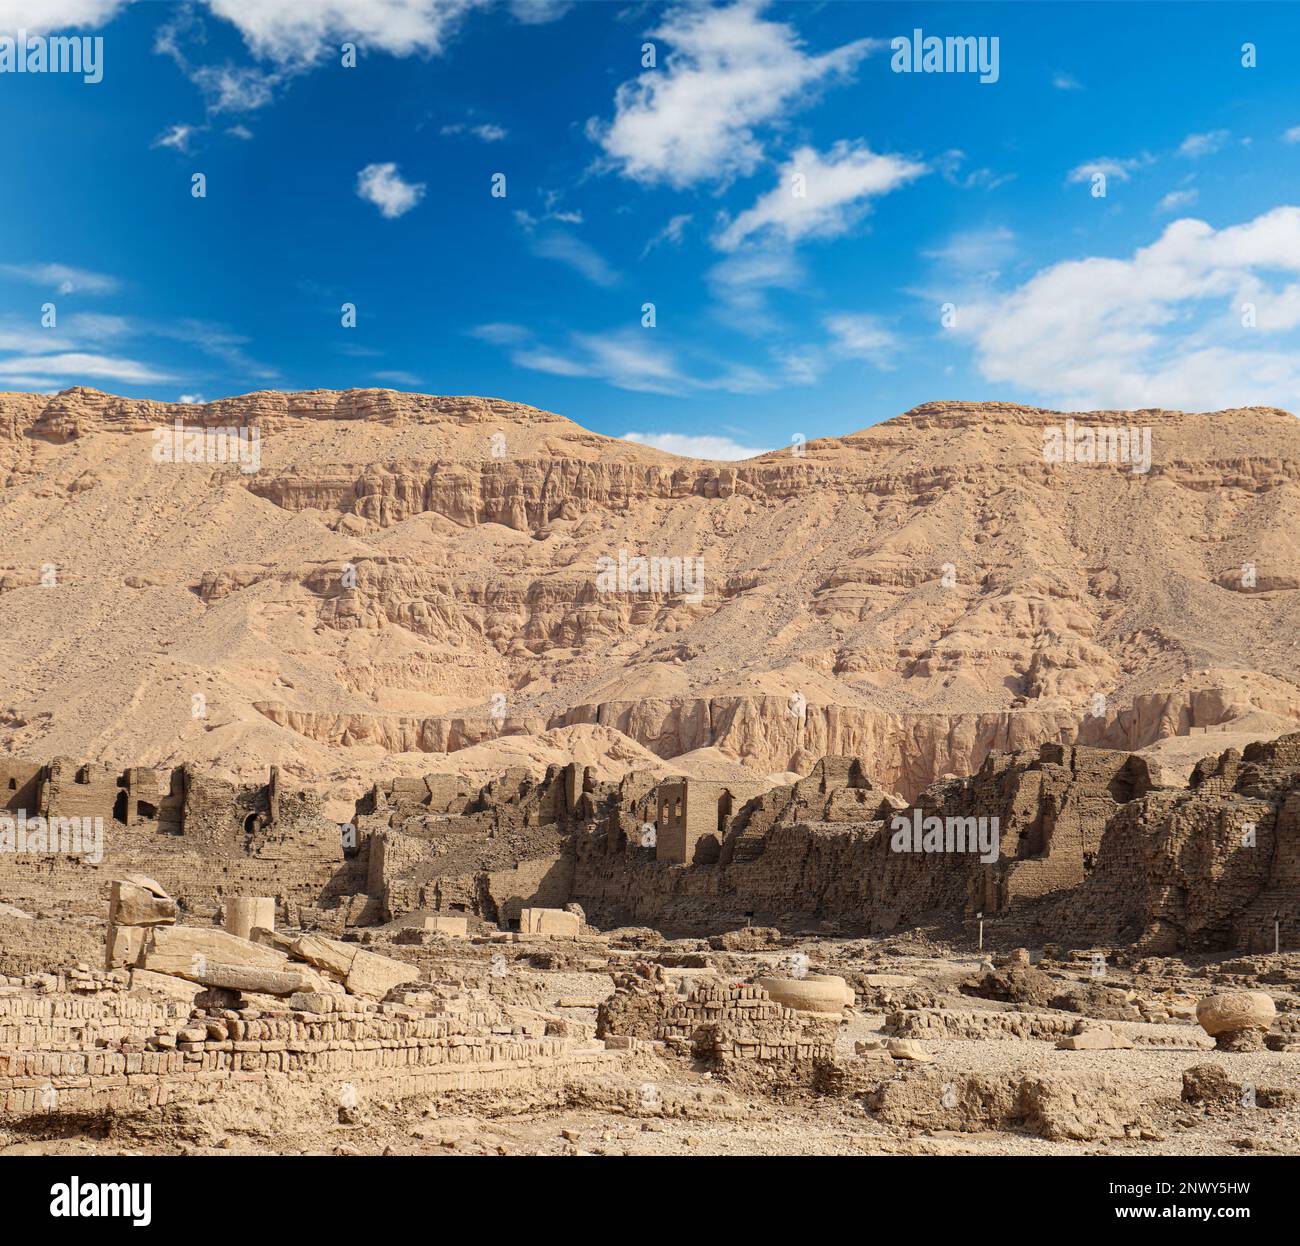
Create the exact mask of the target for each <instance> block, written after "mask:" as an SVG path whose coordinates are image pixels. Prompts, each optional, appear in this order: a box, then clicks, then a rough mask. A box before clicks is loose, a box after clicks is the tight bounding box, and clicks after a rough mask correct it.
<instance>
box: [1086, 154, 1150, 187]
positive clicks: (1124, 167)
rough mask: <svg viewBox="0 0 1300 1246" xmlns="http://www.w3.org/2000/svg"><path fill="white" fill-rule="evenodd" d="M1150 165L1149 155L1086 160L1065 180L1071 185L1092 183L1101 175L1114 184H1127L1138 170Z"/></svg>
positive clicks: (1100, 157) (1101, 157) (1102, 157)
mask: <svg viewBox="0 0 1300 1246" xmlns="http://www.w3.org/2000/svg"><path fill="white" fill-rule="evenodd" d="M1150 163H1151V157H1150V156H1148V155H1141V156H1134V157H1132V158H1131V159H1127V160H1119V159H1116V158H1115V157H1113V156H1099V157H1097V159H1095V160H1085V161H1084V162H1083V164H1077V165H1075V166H1074V168H1073V169H1071V170H1070V172H1069V173H1068V174H1066V178H1065V180H1066V181H1067V182H1071V183H1073V182H1090V181H1092V179H1093V178H1094V177H1096V176H1097V174H1099V173H1100V174H1101V175H1102V176H1104V177H1106V178H1107V179H1108V180H1110V181H1112V182H1127V181H1128V180H1129V178H1130V177H1131V176H1132V174H1133V173H1134V172H1135V171H1136V170H1138V169H1140V168H1142V167H1143V166H1144V165H1148V164H1150Z"/></svg>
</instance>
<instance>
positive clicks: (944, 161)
mask: <svg viewBox="0 0 1300 1246" xmlns="http://www.w3.org/2000/svg"><path fill="white" fill-rule="evenodd" d="M965 161H966V153H965V152H964V151H961V150H960V149H958V148H955V147H954V148H952V149H950V150H949V151H945V152H943V153H942V154H941V155H939V156H936V157H935V159H934V161H933V164H934V167H935V169H936V170H937V171H938V173H939V176H940V177H942V178H943V180H944V181H945V182H947V183H948V184H949V185H951V186H958V187H960V188H961V189H962V190H996V189H997V188H998V187H999V186H1002V185H1004V184H1005V183H1007V182H1012V181H1015V177H1016V175H1015V174H1014V173H995V172H994V171H993V170H992V169H988V168H977V169H968V170H964V169H963V168H962V166H963V165H964V164H965Z"/></svg>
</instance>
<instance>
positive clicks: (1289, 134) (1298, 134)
mask: <svg viewBox="0 0 1300 1246" xmlns="http://www.w3.org/2000/svg"><path fill="white" fill-rule="evenodd" d="M1282 141H1283V142H1284V143H1300V125H1293V126H1292V127H1291V128H1290V129H1289V130H1287V131H1286V133H1284V134H1283V135H1282Z"/></svg>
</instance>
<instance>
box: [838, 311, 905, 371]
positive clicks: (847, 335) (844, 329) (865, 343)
mask: <svg viewBox="0 0 1300 1246" xmlns="http://www.w3.org/2000/svg"><path fill="white" fill-rule="evenodd" d="M824 324H825V326H826V331H827V332H828V333H829V334H830V338H831V353H832V354H833V355H835V356H837V357H838V358H841V359H862V360H865V361H866V362H868V363H870V364H871V365H872V366H874V367H876V368H879V369H881V370H882V371H888V370H889V369H890V368H892V367H893V366H894V359H895V356H896V355H897V354H898V350H899V341H898V338H897V336H896V335H895V334H894V333H892V332H891V331H890V330H889V329H887V328H885V326H884V325H883V324H882V323H881V321H880V320H879V318H877V317H876V316H871V315H866V314H864V313H840V314H838V315H834V316H828V317H827V318H826V320H825V321H824Z"/></svg>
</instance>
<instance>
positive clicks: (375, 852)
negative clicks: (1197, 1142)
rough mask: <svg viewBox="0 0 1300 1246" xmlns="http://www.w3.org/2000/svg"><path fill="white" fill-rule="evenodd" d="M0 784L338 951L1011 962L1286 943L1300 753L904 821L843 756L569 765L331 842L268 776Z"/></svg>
mask: <svg viewBox="0 0 1300 1246" xmlns="http://www.w3.org/2000/svg"><path fill="white" fill-rule="evenodd" d="M6 786H7V788H8V790H7V793H5V795H6V796H7V800H6V801H5V802H4V807H3V809H0V816H3V815H4V814H5V813H8V814H9V815H10V816H11V817H13V816H15V815H16V814H17V812H18V811H20V810H21V811H24V812H25V814H26V815H27V816H29V817H32V816H39V817H43V818H47V819H56V818H66V817H83V818H84V817H94V818H101V819H102V820H103V825H104V839H105V843H104V849H103V852H104V860H105V862H108V863H111V868H112V870H113V871H114V872H115V873H116V874H117V875H118V876H120V875H121V874H122V873H123V872H125V871H136V872H139V873H143V874H146V875H147V876H149V877H152V878H157V879H159V880H161V882H162V884H163V885H164V886H165V887H166V888H167V890H168V892H169V894H172V895H176V896H178V897H180V898H181V899H180V902H181V904H182V905H184V906H185V907H186V910H187V911H188V912H189V913H191V914H201V915H203V916H206V917H209V918H211V917H215V916H216V915H218V914H220V913H222V912H223V910H224V906H225V905H226V904H227V902H228V901H229V900H231V899H232V898H236V897H240V896H245V895H250V894H251V895H264V896H267V897H269V898H271V899H272V900H273V901H274V904H275V907H276V911H277V914H278V916H279V917H280V919H281V920H283V921H286V922H288V923H289V924H292V925H295V926H302V927H312V928H316V929H320V930H324V931H328V932H332V933H334V934H336V935H338V934H342V933H343V932H344V931H347V930H352V929H362V928H365V927H370V926H375V925H378V924H381V923H384V922H391V921H394V920H397V919H404V918H410V919H411V922H412V927H413V930H416V931H419V930H422V931H423V932H424V936H423V937H427V938H435V937H442V936H443V935H456V934H463V935H468V934H471V933H473V932H475V931H478V930H480V929H482V928H485V927H491V928H493V929H495V930H497V931H500V932H523V933H528V927H527V925H526V923H527V922H528V921H529V920H530V919H529V918H528V916H527V914H528V912H529V910H562V909H564V908H565V907H566V906H571V905H576V906H580V907H581V909H582V910H583V911H584V912H585V913H586V915H587V916H588V917H589V918H590V919H591V921H593V922H594V923H595V924H596V925H598V926H602V927H611V926H618V925H647V926H653V927H655V928H656V929H659V930H663V931H669V932H673V931H675V932H678V933H681V934H705V935H711V934H716V933H718V932H719V931H725V930H729V929H741V928H744V927H746V926H751V925H756V926H764V925H767V926H779V927H781V928H783V929H789V928H791V927H794V928H799V927H803V928H807V929H810V930H823V931H826V930H833V931H841V932H845V933H852V932H858V933H868V934H871V933H875V934H879V933H888V932H892V931H899V930H904V929H909V928H916V927H925V928H930V929H934V930H936V931H938V932H941V933H946V934H948V935H950V936H954V937H955V936H957V935H961V936H962V937H968V936H969V935H970V934H971V933H972V932H973V930H974V928H975V925H976V922H977V921H978V920H983V921H984V922H985V923H986V924H987V926H988V934H989V937H990V938H991V939H995V940H997V939H1001V940H1003V941H1005V942H1007V943H1035V942H1037V943H1041V942H1044V941H1052V942H1058V943H1062V942H1063V943H1066V944H1069V945H1073V946H1091V945H1093V944H1097V943H1103V944H1135V945H1137V946H1139V947H1140V948H1142V949H1143V950H1145V951H1147V952H1149V953H1151V954H1167V953H1171V952H1175V951H1179V950H1189V951H1213V950H1241V951H1267V950H1271V949H1272V947H1273V943H1274V939H1275V935H1276V937H1277V938H1278V939H1279V941H1280V942H1281V943H1282V944H1283V945H1287V946H1294V945H1295V944H1296V943H1297V942H1298V941H1300V903H1298V901H1300V734H1297V735H1290V736H1284V737H1282V738H1280V739H1278V740H1274V741H1272V742H1269V743H1264V744H1255V745H1251V746H1249V747H1248V748H1247V749H1246V750H1245V752H1244V753H1238V752H1236V751H1233V750H1230V751H1228V752H1226V753H1224V754H1222V755H1221V756H1219V757H1210V758H1206V759H1205V760H1204V761H1202V762H1201V763H1200V764H1199V765H1198V766H1197V767H1196V770H1195V772H1194V773H1193V775H1192V776H1191V779H1190V782H1189V783H1188V784H1187V785H1185V786H1169V785H1166V784H1164V783H1163V782H1161V781H1159V778H1158V776H1154V775H1153V774H1152V772H1151V769H1150V767H1149V766H1148V764H1147V762H1146V760H1145V759H1144V758H1143V757H1141V756H1140V755H1138V754H1131V753H1123V752H1116V751H1112V750H1107V749H1096V748H1086V747H1074V746H1067V745H1058V744H1048V745H1043V746H1041V747H1040V748H1039V749H1037V750H1034V751H1025V752H1016V753H994V754H991V755H990V756H989V757H988V759H987V760H986V761H985V763H984V765H983V766H982V767H981V769H980V770H979V772H978V773H977V774H974V775H972V776H969V777H967V778H961V779H945V780H940V781H939V782H937V783H935V784H932V785H931V786H930V787H929V788H928V789H926V791H924V792H923V793H922V794H921V795H920V796H919V797H918V799H917V801H916V802H915V805H914V806H908V805H906V803H905V802H903V801H902V800H901V799H900V798H898V797H897V796H895V795H893V794H891V793H889V792H887V791H885V790H883V789H882V788H880V787H879V786H878V785H876V784H875V783H873V782H872V780H871V779H870V778H869V777H868V774H867V768H866V766H865V764H864V763H863V762H862V761H861V760H860V759H856V758H848V757H826V758H823V759H822V760H821V761H819V762H818V763H817V764H816V766H815V767H814V768H813V770H812V772H811V773H810V774H809V775H808V776H807V777H806V778H803V779H800V780H798V781H797V782H795V783H792V784H788V785H784V786H778V787H773V788H767V789H764V788H763V787H762V785H760V784H757V783H754V784H752V785H746V784H735V783H732V784H723V783H717V782H703V781H699V780H695V779H691V778H681V779H677V780H671V781H664V782H657V781H656V780H655V779H654V778H653V777H652V776H651V775H649V774H645V773H632V774H629V775H627V776H625V777H624V778H623V779H622V780H621V781H619V782H617V783H611V782H605V781H601V780H598V779H596V778H595V776H594V774H593V772H592V771H591V769H590V768H587V767H583V766H581V765H578V764H577V763H572V764H570V765H567V766H563V767H561V766H552V767H550V768H549V769H548V770H547V772H546V773H545V775H544V776H542V777H541V778H540V779H538V778H535V777H533V776H531V775H530V774H529V773H528V772H527V771H526V770H524V769H522V768H518V769H511V770H507V771H506V772H504V773H503V774H502V775H500V776H499V777H498V778H496V779H494V780H492V781H491V782H489V783H487V784H485V785H483V786H481V787H480V786H475V785H473V784H470V783H468V782H467V781H466V780H464V779H462V778H460V777H458V776H455V775H447V774H430V775H425V776H423V777H420V778H402V779H393V780H390V781H388V782H384V783H378V784H376V785H375V786H374V787H373V788H372V789H371V790H370V791H369V792H368V793H367V794H366V795H365V796H364V797H363V798H362V799H361V800H359V801H358V802H357V807H356V814H355V817H354V819H353V821H352V822H351V823H350V824H347V825H343V826H340V825H339V824H338V823H336V822H334V821H331V820H330V819H328V818H327V817H326V816H325V815H324V812H323V809H322V806H321V803H320V801H319V800H318V799H317V798H316V797H314V796H312V795H311V794H309V793H292V792H285V791H282V784H281V780H280V776H279V774H278V772H277V771H276V770H275V768H272V771H271V775H270V778H269V781H268V782H267V783H266V784H265V785H252V786H236V785H232V784H229V783H225V782H222V781H219V780H213V779H210V778H204V777H203V776H201V775H198V774H195V773H193V772H192V771H191V770H190V769H189V768H188V767H181V768H178V769H175V770H172V771H161V770H145V769H140V768H134V769H129V770H126V771H125V772H122V773H117V772H114V771H112V770H110V769H108V768H106V767H102V766H97V765H82V766H78V765H76V764H75V763H73V762H70V761H67V760H62V759H61V760H56V761H55V762H53V763H51V764H50V765H48V766H31V765H24V764H20V763H15V762H12V761H10V762H4V763H0V792H3V789H4V788H5V787H6ZM899 818H901V819H903V822H904V824H906V823H907V822H908V820H914V821H915V822H916V824H918V825H919V824H921V822H922V821H924V822H925V823H926V824H928V823H929V820H932V819H940V820H941V821H943V822H945V823H950V824H956V825H965V824H970V825H973V824H974V823H975V822H977V821H983V822H986V823H987V824H989V825H990V826H991V827H993V828H995V831H996V839H995V855H996V859H995V860H985V859H982V856H981V854H978V853H975V852H971V851H942V852H900V851H896V850H895V847H894V845H893V843H892V842H891V841H892V834H893V827H894V825H895V819H899ZM0 826H3V823H0ZM0 834H2V831H0ZM0 847H3V844H0ZM108 868H109V866H108V865H106V864H105V863H102V862H101V863H98V864H96V863H93V862H91V861H88V860H87V859H86V857H85V856H84V855H82V856H78V855H75V854H59V853H50V854H45V855H40V854H31V853H27V854H23V853H14V852H0V886H4V887H7V888H8V889H10V890H13V889H15V888H16V889H17V890H18V891H19V892H20V893H21V892H23V891H24V889H27V890H30V889H32V888H35V889H36V890H37V891H38V892H39V894H41V895H46V896H54V897H58V898H62V899H65V900H73V899H78V898H80V899H82V900H83V901H84V899H85V898H86V897H87V895H89V894H95V893H97V891H98V890H102V886H103V883H102V879H103V877H104V872H105V870H107V869H108ZM409 937H411V938H418V937H421V936H420V935H418V934H417V933H413V934H411V935H410V936H409Z"/></svg>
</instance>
